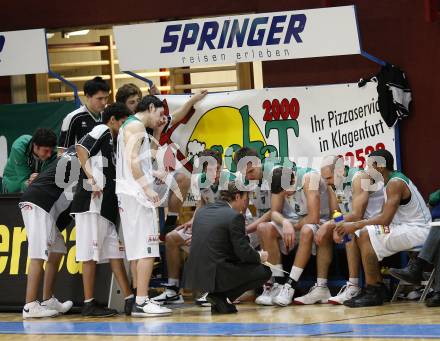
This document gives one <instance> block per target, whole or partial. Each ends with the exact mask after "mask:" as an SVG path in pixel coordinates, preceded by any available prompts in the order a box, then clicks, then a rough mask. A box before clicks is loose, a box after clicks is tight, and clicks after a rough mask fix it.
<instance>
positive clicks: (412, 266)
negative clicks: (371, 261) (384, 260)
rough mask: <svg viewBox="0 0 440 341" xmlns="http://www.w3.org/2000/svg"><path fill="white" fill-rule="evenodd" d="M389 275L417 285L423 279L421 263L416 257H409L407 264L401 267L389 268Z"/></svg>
mask: <svg viewBox="0 0 440 341" xmlns="http://www.w3.org/2000/svg"><path fill="white" fill-rule="evenodd" d="M389 272H390V275H391V276H393V277H396V278H397V279H400V280H401V281H405V282H407V283H410V284H414V285H418V284H420V282H421V281H422V280H423V263H422V262H420V261H418V260H417V259H414V260H413V259H411V260H410V261H409V263H408V266H407V267H406V268H403V269H394V268H391V269H390V270H389Z"/></svg>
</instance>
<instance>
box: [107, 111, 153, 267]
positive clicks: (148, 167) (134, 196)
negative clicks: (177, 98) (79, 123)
mask: <svg viewBox="0 0 440 341" xmlns="http://www.w3.org/2000/svg"><path fill="white" fill-rule="evenodd" d="M135 121H139V119H138V118H136V116H134V115H133V116H130V117H129V118H128V119H127V120H126V121H125V122H124V124H123V125H122V127H121V128H120V129H119V134H118V144H117V152H116V194H117V196H118V206H119V214H120V217H121V226H122V230H123V234H124V244H125V250H126V255H127V259H128V260H136V259H141V258H150V257H159V225H158V222H157V216H156V211H155V208H154V204H153V203H152V202H151V200H150V199H149V198H148V197H147V196H146V195H145V193H144V191H143V189H142V186H141V185H140V184H139V182H138V181H136V180H135V178H134V176H133V172H132V170H131V169H130V164H129V160H128V158H129V157H130V155H131V151H130V148H133V147H134V142H135V141H128V145H126V144H125V141H124V136H125V129H126V127H127V125H129V124H133V122H135ZM138 138H139V136H138ZM141 138H142V144H141V147H140V150H139V159H140V168H141V170H142V173H143V175H144V178H145V183H147V184H149V185H150V186H152V183H153V176H152V169H153V167H152V163H151V152H150V138H149V135H148V134H147V132H146V131H145V132H144V133H143V134H142V136H141ZM134 140H137V139H134Z"/></svg>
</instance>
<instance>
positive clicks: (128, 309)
mask: <svg viewBox="0 0 440 341" xmlns="http://www.w3.org/2000/svg"><path fill="white" fill-rule="evenodd" d="M134 301H135V296H133V297H130V298H127V299H126V300H125V305H124V312H125V315H127V316H130V315H131V310H132V309H133V305H134Z"/></svg>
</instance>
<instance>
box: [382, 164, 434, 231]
mask: <svg viewBox="0 0 440 341" xmlns="http://www.w3.org/2000/svg"><path fill="white" fill-rule="evenodd" d="M390 181H402V182H403V183H404V184H405V185H406V186H407V187H408V188H409V190H410V192H411V199H410V201H409V203H407V204H406V205H400V206H399V208H398V209H397V211H396V213H395V214H394V217H393V220H392V222H391V225H406V226H414V227H424V228H429V227H430V223H431V213H430V212H429V209H428V207H427V206H426V203H425V201H424V200H423V198H422V196H421V194H420V192H419V191H418V189H417V187H416V186H415V185H414V184H413V183H412V181H411V180H410V179H408V178H407V177H406V176H405V175H403V174H402V173H400V172H394V173H393V174H392V175H391V178H390V180H389V181H388V184H389V183H390ZM388 184H387V185H388ZM385 188H386V187H385ZM385 200H386V191H385Z"/></svg>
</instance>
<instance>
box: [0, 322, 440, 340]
mask: <svg viewBox="0 0 440 341" xmlns="http://www.w3.org/2000/svg"><path fill="white" fill-rule="evenodd" d="M0 334H40V335H41V334H46V335H53V334H57V335H69V334H80V335H81V334H87V335H156V336H158V335H162V336H167V335H168V336H284V337H289V336H290V337H298V336H309V337H310V336H319V337H328V338H334V337H338V338H354V337H376V338H379V337H380V338H440V324H334V323H333V324H332V323H329V324H326V323H321V324H291V323H176V322H159V321H154V320H148V319H146V320H145V321H144V322H38V321H23V322H0Z"/></svg>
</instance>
